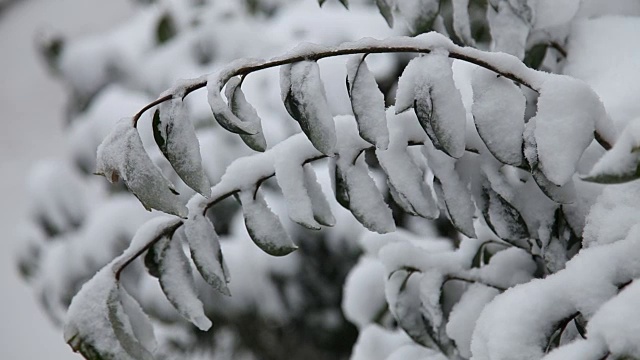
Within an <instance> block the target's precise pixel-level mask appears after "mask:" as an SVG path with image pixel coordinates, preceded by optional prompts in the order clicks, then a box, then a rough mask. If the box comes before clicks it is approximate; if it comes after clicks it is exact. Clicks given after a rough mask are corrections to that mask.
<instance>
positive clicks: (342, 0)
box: [340, 0, 349, 9]
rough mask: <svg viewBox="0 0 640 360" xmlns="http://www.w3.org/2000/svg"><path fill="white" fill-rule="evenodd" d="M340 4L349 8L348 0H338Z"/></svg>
mask: <svg viewBox="0 0 640 360" xmlns="http://www.w3.org/2000/svg"><path fill="white" fill-rule="evenodd" d="M340 4H342V6H344V8H345V9H349V0H340Z"/></svg>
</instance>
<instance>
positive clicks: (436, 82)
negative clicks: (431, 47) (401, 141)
mask: <svg viewBox="0 0 640 360" xmlns="http://www.w3.org/2000/svg"><path fill="white" fill-rule="evenodd" d="M413 61H415V62H416V74H415V76H416V78H415V90H414V110H415V112H416V115H417V117H418V121H420V125H422V127H423V129H424V130H425V132H426V133H427V135H429V138H430V139H432V141H433V143H434V146H436V147H437V148H440V149H442V150H443V151H444V152H445V153H447V155H449V156H451V157H454V158H456V159H457V158H459V157H461V156H462V155H463V154H464V148H465V131H466V130H465V128H466V124H467V112H466V110H465V108H464V105H463V104H462V96H461V95H460V91H458V89H457V88H456V87H455V84H454V82H453V71H452V70H451V60H450V59H449V58H448V57H447V55H446V54H440V53H437V54H435V53H431V54H428V55H425V56H421V57H419V58H416V59H414V60H413Z"/></svg>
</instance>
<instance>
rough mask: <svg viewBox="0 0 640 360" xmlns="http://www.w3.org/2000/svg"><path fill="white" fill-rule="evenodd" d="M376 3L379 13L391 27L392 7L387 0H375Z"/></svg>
mask: <svg viewBox="0 0 640 360" xmlns="http://www.w3.org/2000/svg"><path fill="white" fill-rule="evenodd" d="M376 5H377V6H378V10H379V11H380V15H382V17H383V18H384V20H385V21H386V22H387V25H389V27H393V8H392V4H391V3H390V1H389V0H376Z"/></svg>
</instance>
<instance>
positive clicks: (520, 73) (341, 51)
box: [133, 33, 543, 125]
mask: <svg viewBox="0 0 640 360" xmlns="http://www.w3.org/2000/svg"><path fill="white" fill-rule="evenodd" d="M435 50H441V51H445V52H448V55H449V57H450V58H452V59H457V60H462V61H466V62H469V63H472V64H475V65H477V66H480V67H483V68H485V69H488V70H491V71H493V72H495V73H497V74H499V75H501V76H504V77H506V78H508V79H510V80H513V81H515V82H517V83H520V84H522V85H524V86H526V87H528V88H530V89H532V90H534V91H538V90H539V85H540V81H539V79H536V76H537V75H539V74H543V73H541V72H538V71H537V70H534V69H530V68H528V67H527V66H526V65H524V64H523V63H522V62H521V61H520V60H518V58H516V57H514V56H511V55H507V54H502V53H491V52H485V51H481V50H478V49H475V48H470V47H461V46H458V45H455V44H454V43H453V42H451V40H449V39H448V38H446V37H444V36H443V35H440V34H438V33H428V34H425V35H422V36H418V37H413V38H411V37H392V38H389V39H385V40H376V39H367V38H365V39H362V40H359V41H356V42H347V43H343V44H341V45H338V46H337V47H335V48H326V47H322V46H318V45H312V44H304V45H302V46H299V47H298V48H296V49H294V50H293V51H291V52H290V53H289V54H286V55H284V56H281V57H276V58H273V59H271V60H266V61H264V60H256V61H251V60H240V61H236V62H232V63H231V64H229V65H228V66H226V67H225V68H223V69H222V70H220V71H219V72H218V73H219V74H221V75H223V76H221V80H222V83H226V82H227V81H228V80H229V79H230V78H232V77H234V76H237V75H241V76H243V77H246V76H247V75H249V74H251V73H253V72H256V71H260V70H264V69H268V68H273V67H277V66H281V65H286V64H291V63H295V62H300V61H304V60H314V61H317V60H320V59H324V58H328V57H335V56H343V55H355V54H381V53H418V54H428V53H430V52H431V51H435ZM206 86H207V77H204V76H203V77H199V78H197V79H193V80H192V82H191V83H190V84H188V85H186V86H184V87H183V91H184V96H185V97H186V96H187V95H189V94H190V93H192V92H194V91H196V90H198V89H202V88H204V87H206ZM171 98H172V96H171V95H165V96H163V97H160V98H158V99H156V100H154V101H153V102H151V103H149V104H148V105H146V106H145V107H143V108H142V109H141V110H140V111H138V113H136V114H135V115H134V116H133V123H134V125H135V124H137V122H138V120H139V119H140V117H141V116H142V115H143V114H144V113H145V112H146V111H148V110H150V109H151V108H153V107H154V106H157V105H159V104H161V103H163V102H165V101H169V100H171Z"/></svg>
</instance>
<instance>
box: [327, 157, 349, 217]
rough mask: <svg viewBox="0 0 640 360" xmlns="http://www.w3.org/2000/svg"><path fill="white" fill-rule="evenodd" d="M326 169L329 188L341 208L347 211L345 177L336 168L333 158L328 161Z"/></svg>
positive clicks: (347, 197)
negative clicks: (329, 182)
mask: <svg viewBox="0 0 640 360" xmlns="http://www.w3.org/2000/svg"><path fill="white" fill-rule="evenodd" d="M328 169H329V178H330V179H331V187H332V190H333V193H334V195H335V198H336V201H337V202H338V204H340V205H341V206H342V207H343V208H345V209H347V210H349V193H348V191H347V180H346V175H345V174H344V173H343V172H342V169H340V168H339V167H338V166H337V164H336V159H335V158H330V159H329V166H328Z"/></svg>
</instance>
